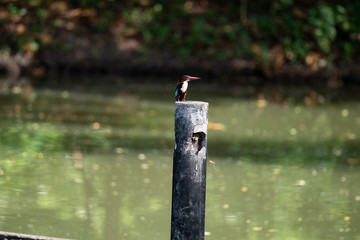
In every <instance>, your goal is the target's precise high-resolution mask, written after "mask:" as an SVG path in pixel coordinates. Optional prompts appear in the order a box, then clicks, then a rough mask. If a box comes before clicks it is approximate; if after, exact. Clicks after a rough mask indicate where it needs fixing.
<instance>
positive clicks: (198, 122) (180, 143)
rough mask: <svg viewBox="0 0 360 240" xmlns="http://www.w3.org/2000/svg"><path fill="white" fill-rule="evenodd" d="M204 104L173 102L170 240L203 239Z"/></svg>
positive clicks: (206, 114) (205, 150)
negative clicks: (173, 136) (173, 139)
mask: <svg viewBox="0 0 360 240" xmlns="http://www.w3.org/2000/svg"><path fill="white" fill-rule="evenodd" d="M208 107H209V104H208V103H206V102H197V101H188V102H175V149H174V164H173V188H172V212H171V214H172V215H171V239H172V240H192V239H194V240H195V239H196V240H198V239H204V232H205V195H206V161H207V160H206V159H207V157H206V153H207V126H208Z"/></svg>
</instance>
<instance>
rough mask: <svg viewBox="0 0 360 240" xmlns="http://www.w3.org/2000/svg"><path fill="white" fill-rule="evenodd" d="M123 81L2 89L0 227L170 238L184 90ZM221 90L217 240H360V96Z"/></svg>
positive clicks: (211, 194) (210, 200)
mask: <svg viewBox="0 0 360 240" xmlns="http://www.w3.org/2000/svg"><path fill="white" fill-rule="evenodd" d="M118 80H119V81H117V85H114V86H112V87H108V88H106V87H94V86H91V87H90V86H89V85H88V86H81V87H79V86H77V87H63V88H61V89H60V88H45V87H41V88H10V89H9V88H6V89H2V90H1V93H0V110H1V111H0V123H1V125H0V152H1V157H0V231H9V232H19V233H27V234H35V235H45V236H53V237H64V238H73V239H169V238H170V218H171V216H170V213H171V181H172V179H171V174H172V153H173V147H174V136H173V134H174V133H173V128H174V127H173V114H174V102H173V87H174V86H173V85H174V84H165V85H160V84H159V85H151V84H148V83H147V84H139V83H136V84H135V83H133V84H124V83H125V82H127V79H123V78H121V79H118ZM112 84H113V83H112ZM105 85H106V84H105ZM101 86H102V85H101ZM208 90H209V89H208V88H206V87H203V86H200V85H196V84H194V85H193V86H190V91H193V92H192V93H191V92H189V95H188V97H189V99H191V100H205V101H208V102H209V103H210V111H209V133H208V159H209V160H210V161H211V162H210V161H209V162H208V169H207V173H208V177H207V196H206V200H207V202H206V239H216V240H218V239H289V240H292V239H296V240H297V239H306V240H309V239H314V240H315V239H360V227H359V226H360V214H359V212H360V188H359V182H360V174H359V170H360V168H359V164H360V149H359V137H360V105H359V104H358V103H357V102H355V101H346V102H337V103H329V102H326V101H325V102H323V103H321V104H316V105H311V104H304V101H285V102H283V103H277V102H276V101H266V100H262V99H259V100H258V99H256V98H245V97H238V96H237V94H233V92H234V88H229V89H228V90H226V89H225V90H222V91H221V93H218V94H217V92H214V91H212V92H211V94H208V92H207V91H208ZM196 91H198V92H199V95H198V96H197V97H194V92H196ZM209 91H210V90H209ZM191 94H192V95H191Z"/></svg>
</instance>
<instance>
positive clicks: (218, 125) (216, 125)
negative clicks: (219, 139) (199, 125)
mask: <svg viewBox="0 0 360 240" xmlns="http://www.w3.org/2000/svg"><path fill="white" fill-rule="evenodd" d="M208 129H211V130H217V131H224V130H225V129H226V126H225V124H223V123H216V122H209V123H208Z"/></svg>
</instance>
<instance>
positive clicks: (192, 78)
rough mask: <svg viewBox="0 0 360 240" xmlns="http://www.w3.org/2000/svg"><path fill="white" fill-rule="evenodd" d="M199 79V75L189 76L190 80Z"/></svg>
mask: <svg viewBox="0 0 360 240" xmlns="http://www.w3.org/2000/svg"><path fill="white" fill-rule="evenodd" d="M198 79H200V78H199V77H192V76H189V80H190V81H192V80H198Z"/></svg>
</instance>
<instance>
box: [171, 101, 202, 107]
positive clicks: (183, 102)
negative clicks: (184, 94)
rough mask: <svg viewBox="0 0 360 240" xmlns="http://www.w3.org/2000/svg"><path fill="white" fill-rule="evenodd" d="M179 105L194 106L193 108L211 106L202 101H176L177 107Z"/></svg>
mask: <svg viewBox="0 0 360 240" xmlns="http://www.w3.org/2000/svg"><path fill="white" fill-rule="evenodd" d="M176 105H178V106H180V105H188V106H193V107H196V106H197V107H200V106H202V107H205V106H206V107H207V106H208V105H209V103H208V102H201V101H176V102H175V106H176Z"/></svg>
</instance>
